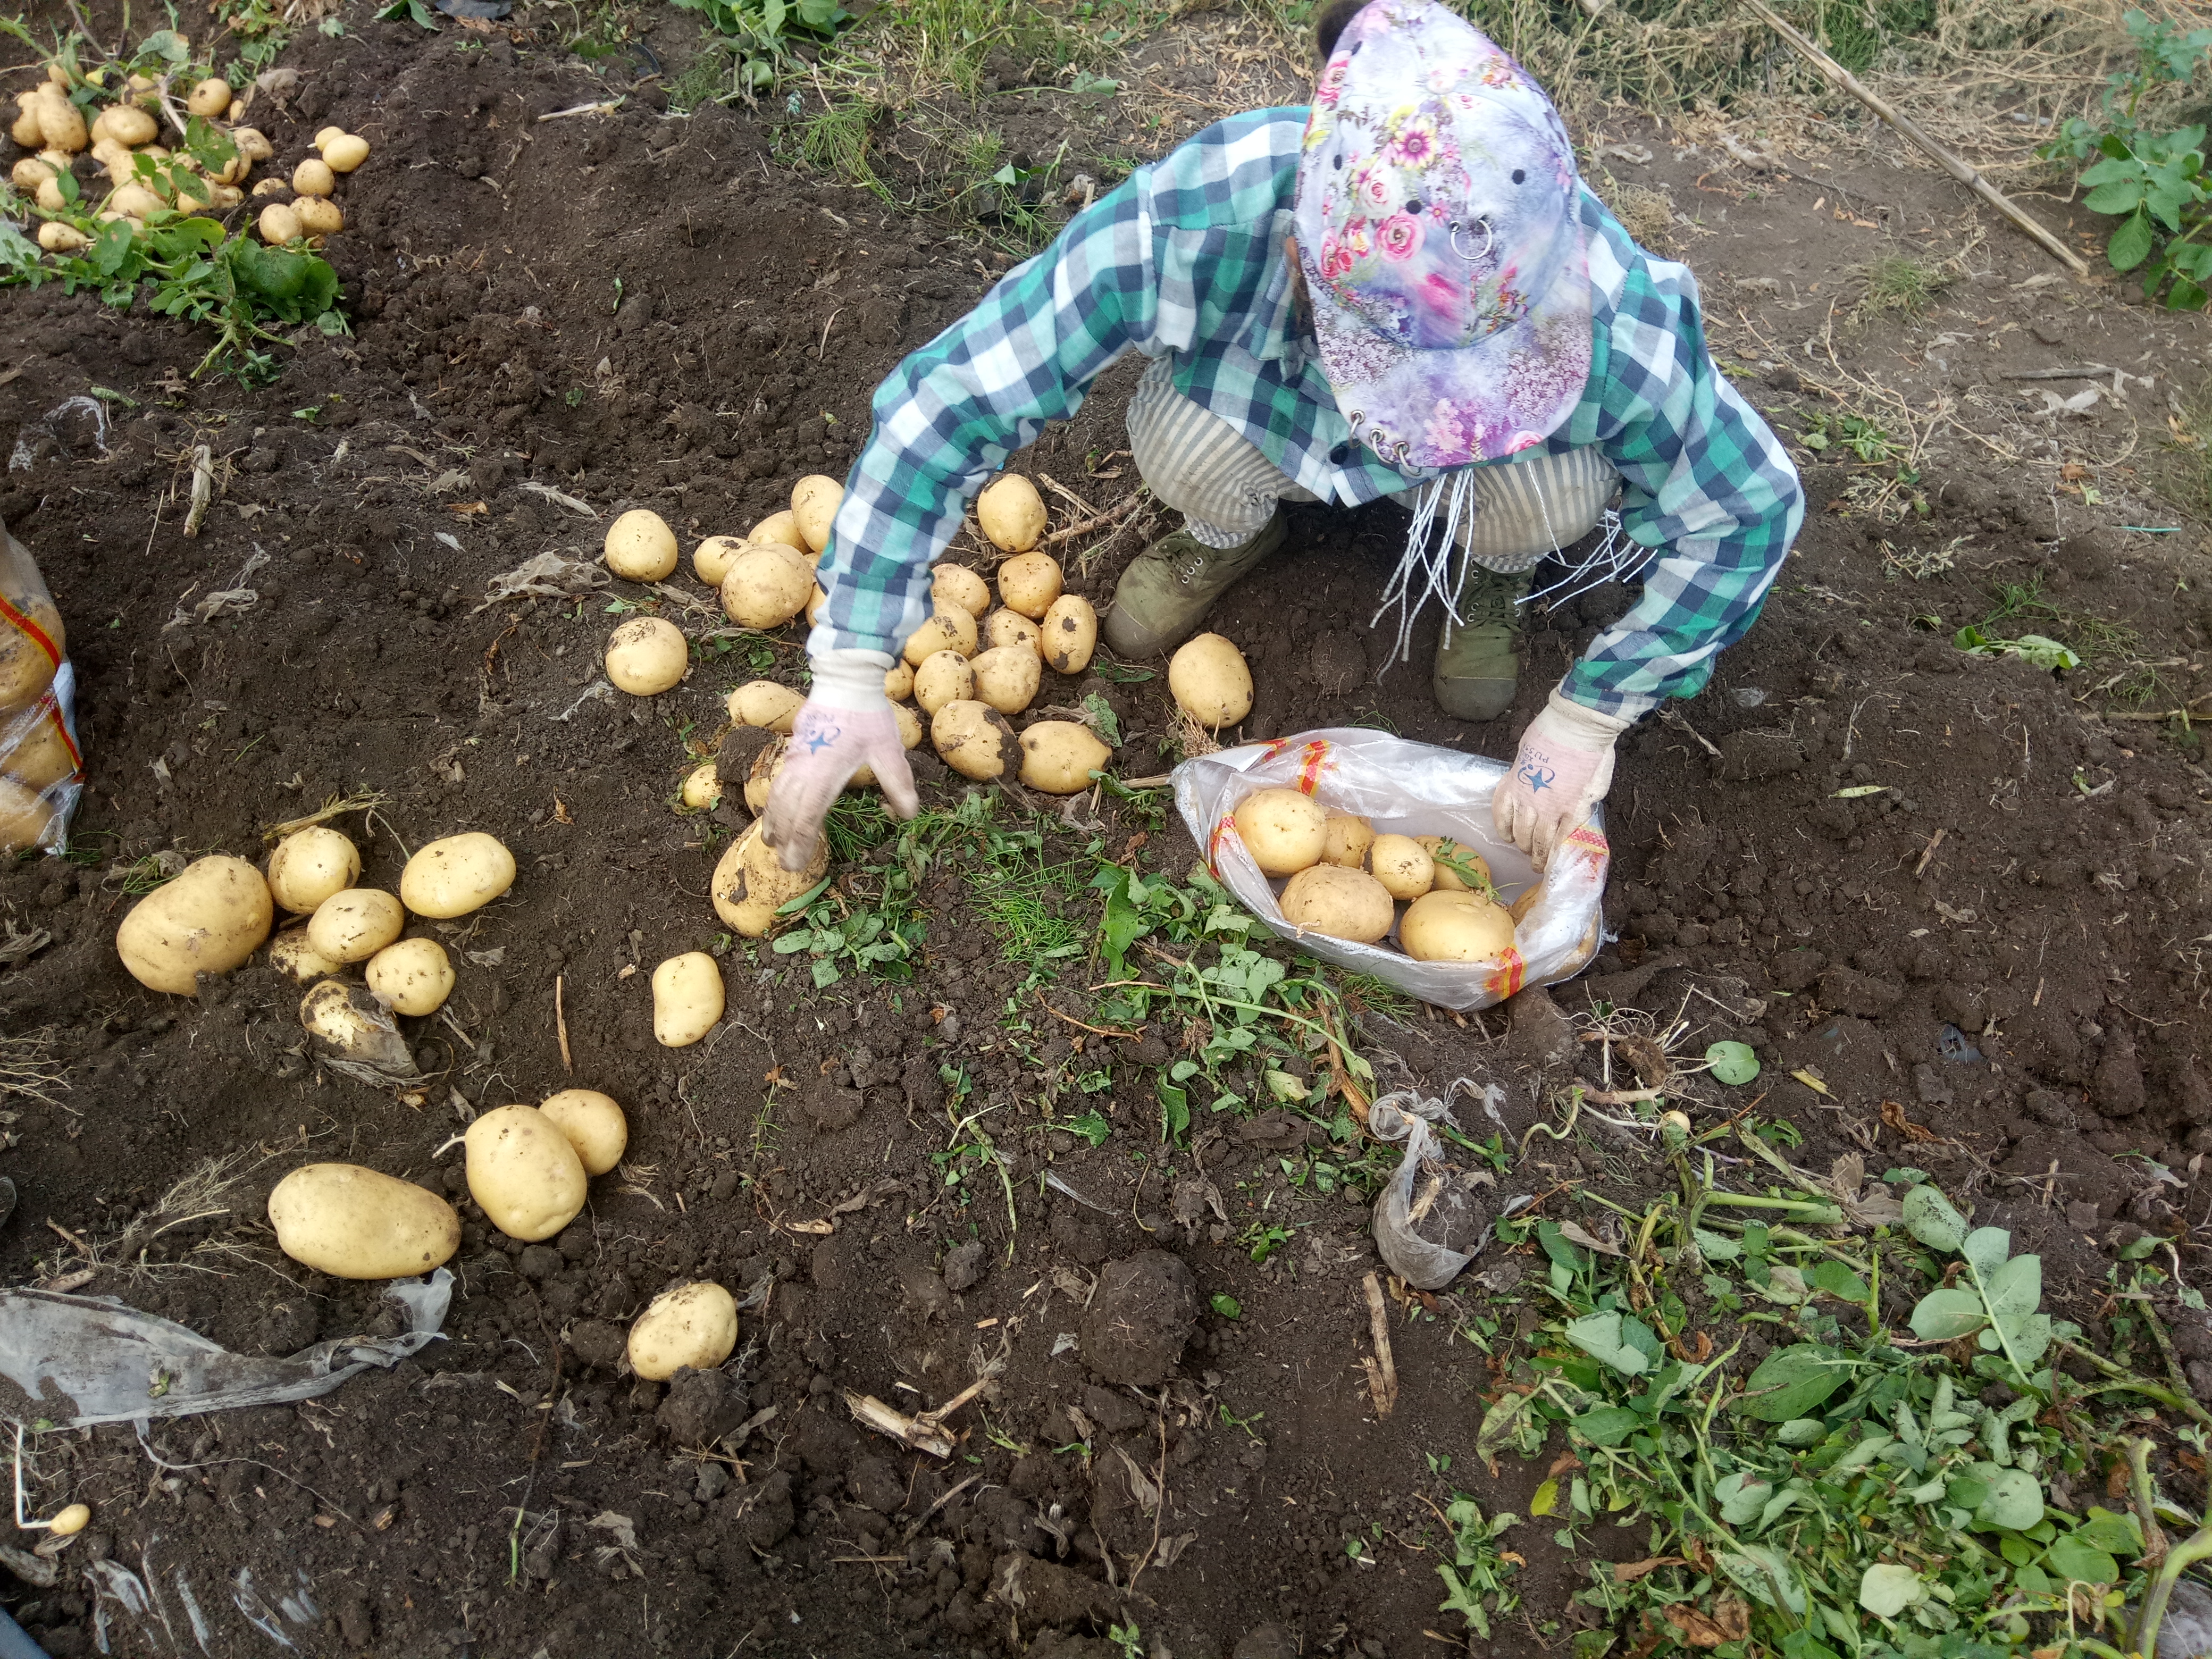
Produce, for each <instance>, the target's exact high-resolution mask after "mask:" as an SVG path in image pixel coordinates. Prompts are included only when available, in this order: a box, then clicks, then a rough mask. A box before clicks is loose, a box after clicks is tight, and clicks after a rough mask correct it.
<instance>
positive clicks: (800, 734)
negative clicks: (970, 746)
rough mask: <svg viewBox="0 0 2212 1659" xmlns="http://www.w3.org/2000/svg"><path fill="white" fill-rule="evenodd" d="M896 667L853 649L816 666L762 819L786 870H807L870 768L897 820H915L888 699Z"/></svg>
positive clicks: (910, 781) (915, 803)
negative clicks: (828, 825) (836, 804)
mask: <svg viewBox="0 0 2212 1659" xmlns="http://www.w3.org/2000/svg"><path fill="white" fill-rule="evenodd" d="M890 665H891V659H890V656H889V655H888V654H887V653H884V652H881V651H863V650H857V649H854V648H851V647H847V648H844V649H841V650H836V651H827V652H824V653H823V654H822V655H820V656H818V657H815V658H813V659H812V660H811V664H810V666H811V668H812V669H813V671H814V684H813V687H812V689H811V690H809V691H808V693H807V694H806V702H805V707H803V708H800V709H799V718H798V719H797V720H794V721H793V722H792V727H791V742H790V744H788V746H787V748H786V749H785V750H784V760H783V769H782V770H781V771H780V772H778V773H777V774H776V775H775V782H774V783H773V784H771V785H770V786H769V793H768V810H767V811H764V812H763V813H762V814H761V836H762V838H763V840H765V841H766V842H768V844H769V846H771V847H773V848H775V849H776V861H777V862H778V863H780V864H781V865H782V866H783V867H784V868H785V869H787V870H804V869H805V867H806V866H807V864H808V862H809V861H810V860H811V859H812V858H813V856H814V844H815V842H817V841H818V840H820V839H821V836H822V820H823V817H826V816H827V815H828V814H829V803H830V802H832V801H834V800H836V799H837V792H838V791H839V790H841V789H842V788H843V787H845V786H846V784H847V783H848V782H849V781H851V779H852V776H853V775H854V773H855V772H857V771H859V770H860V769H861V768H862V767H864V766H866V767H868V768H870V769H872V770H873V771H874V773H875V775H876V782H877V785H878V787H880V788H881V789H882V790H883V792H884V805H886V806H888V807H889V808H890V813H891V816H892V817H895V818H910V817H913V816H914V815H915V811H916V810H917V809H919V807H920V806H921V800H920V799H918V798H917V797H916V796H915V793H914V773H913V772H912V770H910V769H908V766H907V763H906V745H905V744H902V743H901V742H900V741H899V729H898V722H897V721H896V720H893V719H892V718H891V701H890V698H889V697H887V696H884V671H886V670H888V669H889V668H890Z"/></svg>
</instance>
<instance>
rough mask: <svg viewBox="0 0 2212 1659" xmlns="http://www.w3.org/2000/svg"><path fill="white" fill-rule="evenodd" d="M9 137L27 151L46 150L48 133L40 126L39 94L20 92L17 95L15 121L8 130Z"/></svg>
mask: <svg viewBox="0 0 2212 1659" xmlns="http://www.w3.org/2000/svg"><path fill="white" fill-rule="evenodd" d="M8 136H9V137H10V138H13V139H14V140H15V142H16V143H19V144H21V146H22V147H23V148H24V149H44V148H45V146H46V129H45V128H44V127H42V126H40V125H39V103H38V94H35V93H29V92H19V93H17V94H15V122H14V124H13V125H11V126H9V129H8Z"/></svg>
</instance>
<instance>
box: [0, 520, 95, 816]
mask: <svg viewBox="0 0 2212 1659" xmlns="http://www.w3.org/2000/svg"><path fill="white" fill-rule="evenodd" d="M67 649H68V639H67V635H65V633H64V629H63V627H62V618H61V612H60V611H58V609H57V608H56V607H55V605H54V601H53V597H52V595H51V594H50V593H48V592H46V582H45V580H44V579H43V578H41V577H40V574H39V567H38V562H37V561H35V560H34V559H33V558H32V557H31V555H30V552H29V550H27V549H26V548H25V547H24V545H23V544H22V543H21V542H19V541H17V540H16V539H15V537H14V536H13V535H10V534H9V532H8V530H7V527H6V526H4V525H0V853H9V854H12V853H24V852H28V851H29V850H30V849H31V848H34V847H36V848H45V849H46V851H47V852H49V853H58V852H60V851H61V850H62V848H64V846H66V845H67V844H68V842H69V821H70V814H71V813H72V812H74V811H76V803H77V798H78V797H79V796H81V795H82V794H83V793H84V760H83V751H82V750H81V749H79V747H78V746H77V737H76V670H75V669H74V668H73V667H71V666H70V660H69V658H68V656H67V655H66V654H65V653H66V652H67Z"/></svg>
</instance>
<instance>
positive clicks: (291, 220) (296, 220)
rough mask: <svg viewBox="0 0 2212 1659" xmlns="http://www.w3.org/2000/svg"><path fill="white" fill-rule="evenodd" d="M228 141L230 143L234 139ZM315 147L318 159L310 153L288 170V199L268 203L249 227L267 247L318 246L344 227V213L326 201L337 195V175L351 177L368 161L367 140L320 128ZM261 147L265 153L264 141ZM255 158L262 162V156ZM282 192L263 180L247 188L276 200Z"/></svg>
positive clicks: (276, 184) (277, 184)
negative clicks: (303, 243) (296, 243)
mask: <svg viewBox="0 0 2212 1659" xmlns="http://www.w3.org/2000/svg"><path fill="white" fill-rule="evenodd" d="M231 137H232V141H233V142H234V143H235V142H236V140H237V135H236V134H235V133H234V134H232V135H231ZM254 137H257V138H258V137H260V135H259V134H258V133H256V134H255V135H254ZM315 148H316V149H318V150H319V151H320V152H321V154H320V155H319V156H317V155H310V156H308V157H307V158H306V159H305V160H304V161H301V163H300V164H299V165H298V166H297V167H294V168H293V169H292V182H291V186H290V188H291V192H292V199H291V200H290V201H289V202H271V203H270V204H268V205H267V206H266V207H264V208H263V209H262V210H261V216H260V218H259V219H258V220H257V221H256V222H255V224H254V228H255V229H256V230H258V231H259V232H260V233H261V240H263V241H264V242H267V243H268V244H270V246H272V247H281V246H283V245H284V244H285V243H287V242H292V241H297V240H301V238H305V239H306V240H307V245H308V246H311V247H319V246H321V245H322V240H323V238H324V237H325V236H330V235H334V234H337V232H339V231H341V230H343V229H344V228H345V214H344V213H343V211H342V210H340V209H339V207H338V204H337V202H336V201H334V200H332V199H331V198H332V197H333V196H334V195H335V194H336V193H337V187H338V178H339V176H340V175H341V174H343V173H351V172H352V171H354V169H355V168H356V167H359V166H360V165H361V164H362V162H363V161H367V160H368V139H366V138H363V137H361V136H360V134H358V133H352V132H348V131H346V130H345V129H344V128H343V127H325V128H324V129H323V130H322V131H320V132H319V133H317V134H316V135H315ZM265 149H266V141H265V140H264V152H265ZM242 153H243V152H241V154H242ZM261 159H263V160H265V159H267V157H266V155H265V153H264V156H263V157H262V158H261ZM284 189H285V185H284V184H283V181H282V180H280V179H263V180H262V181H261V182H260V183H259V184H258V185H255V186H254V187H253V193H254V194H255V195H256V196H277V195H281V194H283V191H284Z"/></svg>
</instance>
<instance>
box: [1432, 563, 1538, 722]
mask: <svg viewBox="0 0 2212 1659" xmlns="http://www.w3.org/2000/svg"><path fill="white" fill-rule="evenodd" d="M1535 574H1536V573H1535V570H1534V568H1533V567H1532V568H1529V569H1527V570H1519V571H1515V572H1513V573H1511V574H1500V573H1499V572H1498V571H1495V570H1486V569H1484V568H1482V567H1481V566H1480V565H1475V566H1474V567H1473V568H1471V569H1469V570H1468V574H1467V585H1466V586H1463V587H1462V588H1461V589H1460V591H1459V614H1460V616H1461V617H1462V618H1464V622H1463V623H1462V625H1461V626H1459V627H1456V628H1451V627H1450V624H1449V623H1446V626H1447V628H1449V639H1448V640H1447V639H1443V638H1439V640H1438V641H1437V665H1436V670H1435V671H1434V672H1433V673H1432V674H1431V676H1430V679H1429V686H1430V689H1431V690H1433V691H1434V692H1435V693H1436V698H1437V708H1441V709H1443V711H1444V713H1445V714H1449V715H1451V716H1453V717H1454V718H1455V719H1457V720H1496V719H1497V718H1498V716H1499V715H1500V714H1504V712H1505V711H1506V710H1507V709H1509V708H1512V706H1513V689H1514V687H1515V686H1516V685H1517V684H1519V683H1520V679H1521V604H1520V602H1521V600H1522V598H1523V597H1525V596H1526V595H1527V593H1528V583H1529V581H1530V580H1531V579H1532V578H1533V577H1534V575H1535Z"/></svg>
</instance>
